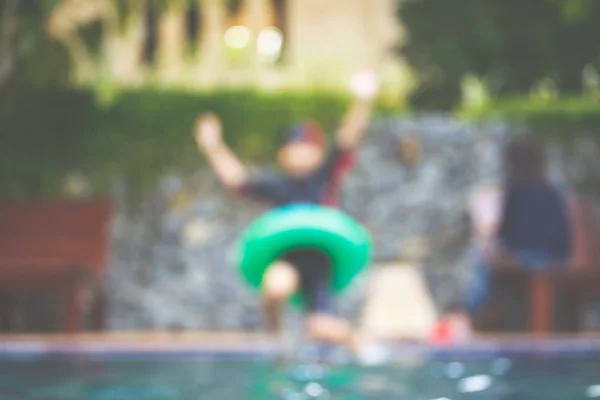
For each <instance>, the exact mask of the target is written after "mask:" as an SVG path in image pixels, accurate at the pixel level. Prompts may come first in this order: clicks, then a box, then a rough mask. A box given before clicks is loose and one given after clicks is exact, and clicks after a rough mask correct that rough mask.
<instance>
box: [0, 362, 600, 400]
mask: <svg viewBox="0 0 600 400" xmlns="http://www.w3.org/2000/svg"><path fill="white" fill-rule="evenodd" d="M591 398H599V399H600V357H598V356H596V355H591V354H585V353H578V354H570V355H569V354H567V355H565V354H562V355H548V354H546V355H531V354H530V355H524V354H523V355H519V354H511V355H509V356H500V355H497V354H496V355H491V354H490V355H488V356H486V355H482V354H479V355H477V356H474V355H468V354H463V355H460V354H456V355H445V356H439V357H435V356H434V357H432V356H427V357H399V358H397V359H395V361H394V362H390V363H386V364H385V365H379V366H370V367H367V366H358V365H354V364H341V365H336V366H322V365H318V364H315V363H304V364H303V363H299V362H298V363H292V364H288V365H285V366H282V367H276V366H275V365H274V364H273V363H272V362H271V361H270V360H268V359H267V358H265V357H264V356H260V355H254V356H249V355H245V356H244V355H239V356H235V355H224V354H218V353H214V354H196V355H194V354H171V355H169V354H163V355H155V356H140V355H129V356H127V355H113V356H111V355H104V356H101V357H98V356H85V357H82V356H78V357H66V358H56V357H50V358H48V357H43V358H40V357H29V358H24V357H3V358H2V359H0V399H2V400H25V399H27V400H34V399H35V400H87V399H89V400H136V399H139V400H175V399H177V400H188V399H189V400H192V399H198V400H227V399H236V400H237V399H249V400H259V399H261V400H263V399H265V400H266V399H286V400H309V399H330V400H333V399H344V400H353V399H356V400H358V399H375V400H377V399H379V400H398V399H407V400H475V399H502V400H509V399H514V400H521V399H522V400H537V399H539V400H553V399H556V400H577V399H591Z"/></svg>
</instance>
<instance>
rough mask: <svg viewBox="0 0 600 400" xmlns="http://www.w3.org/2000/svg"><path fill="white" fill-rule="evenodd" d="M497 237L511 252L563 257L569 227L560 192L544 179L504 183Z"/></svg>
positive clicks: (567, 246) (566, 252)
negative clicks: (503, 197)
mask: <svg viewBox="0 0 600 400" xmlns="http://www.w3.org/2000/svg"><path fill="white" fill-rule="evenodd" d="M499 239H500V241H501V242H502V243H503V244H504V245H505V246H506V247H507V248H508V249H509V250H511V251H513V252H533V253H538V254H544V255H547V256H549V257H550V258H552V259H555V260H566V259H567V258H568V257H569V256H570V252H571V230H570V226H569V218H568V212H567V206H566V203H565V199H564V197H563V195H562V194H561V193H560V191H559V190H558V189H557V188H555V187H554V186H552V185H551V184H550V183H548V182H545V181H520V182H519V181H514V182H511V183H510V184H508V185H507V190H506V193H505V202H504V212H503V221H502V224H501V227H500V232H499Z"/></svg>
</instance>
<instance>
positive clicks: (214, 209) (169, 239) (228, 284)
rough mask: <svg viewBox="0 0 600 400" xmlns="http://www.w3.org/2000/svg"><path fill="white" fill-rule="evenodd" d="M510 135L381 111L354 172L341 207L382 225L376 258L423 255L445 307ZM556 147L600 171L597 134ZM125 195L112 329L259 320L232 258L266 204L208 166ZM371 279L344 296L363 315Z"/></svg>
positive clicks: (573, 167) (556, 157)
mask: <svg viewBox="0 0 600 400" xmlns="http://www.w3.org/2000/svg"><path fill="white" fill-rule="evenodd" d="M508 134H509V128H508V126H506V125H505V124H502V123H488V124H484V125H479V126H478V125H472V124H466V123H461V122H458V121H455V120H452V119H450V118H447V117H444V116H437V117H435V116H434V117H423V118H415V119H402V120H381V121H377V122H376V123H375V124H374V125H373V127H372V131H371V132H370V134H369V135H368V136H367V138H366V139H365V141H364V143H363V145H362V147H361V149H360V151H359V153H358V163H357V166H356V168H355V170H354V171H353V173H352V174H351V176H350V177H349V179H348V180H347V184H346V187H345V195H344V201H343V204H342V206H343V209H344V210H345V211H346V212H348V213H349V214H351V215H352V216H354V217H355V218H357V219H358V220H359V221H361V222H362V223H363V224H365V226H366V227H367V228H368V229H369V230H370V231H371V232H372V234H373V237H374V241H375V245H376V263H375V264H377V263H385V262H389V261H396V260H399V259H404V260H407V259H409V260H410V259H412V260H414V259H419V258H420V259H421V261H422V262H420V263H418V265H420V266H421V270H422V272H423V274H424V275H425V277H426V278H427V281H428V282H429V286H430V290H431V293H432V294H433V297H434V300H435V302H436V303H437V305H438V306H439V307H443V306H445V305H447V304H448V303H449V302H451V301H453V300H455V299H456V298H457V296H458V294H459V293H460V290H461V288H462V284H463V282H464V275H465V274H464V265H463V262H462V258H463V254H464V251H465V248H466V244H467V243H466V240H467V236H466V226H465V221H464V207H463V205H464V201H465V196H466V193H467V192H468V190H469V189H470V188H471V187H473V186H474V185H476V184H480V183H482V182H493V181H497V180H498V179H499V173H500V170H499V151H498V150H499V149H500V147H501V145H502V143H503V141H504V140H505V139H506V137H507V135H508ZM578 146H583V147H581V148H579V147H578ZM550 154H551V157H550V158H551V161H552V162H551V164H552V169H553V171H554V172H555V175H557V176H559V177H560V176H561V175H562V177H563V178H565V180H566V181H567V182H573V184H574V186H577V184H578V182H583V181H585V182H587V183H586V187H592V188H593V185H591V184H590V182H600V169H599V168H598V167H597V166H596V163H595V162H594V160H597V159H598V154H600V152H599V151H598V147H597V145H596V144H595V142H589V143H588V144H587V145H576V146H572V147H566V148H564V150H559V149H558V147H557V148H552V149H551V151H550ZM557 172H560V174H558V173H557ZM115 199H116V202H117V208H118V210H120V211H119V212H118V214H117V216H116V218H115V224H114V242H113V252H112V269H111V277H110V284H109V288H110V303H111V310H110V311H111V312H110V315H111V321H110V323H111V326H112V327H113V328H115V329H170V330H178V329H204V330H221V329H246V330H252V329H257V328H258V327H259V326H260V313H259V309H258V305H259V304H258V299H257V297H256V296H255V295H254V294H253V293H252V292H251V291H250V290H249V289H248V288H247V287H246V286H245V285H244V284H243V283H242V282H241V280H240V278H239V277H238V275H237V274H236V271H235V268H234V266H233V261H234V248H235V240H236V238H237V237H238V235H239V233H240V232H241V231H242V230H243V229H244V228H245V227H246V226H247V225H248V223H249V222H250V221H252V219H253V218H255V217H256V216H257V215H259V214H260V213H261V212H263V211H264V209H262V208H261V207H260V206H259V205H256V204H248V203H246V202H241V201H240V200H238V199H236V198H234V197H232V196H230V195H228V194H227V193H225V192H224V191H223V189H222V188H221V187H220V186H219V184H218V183H217V182H216V181H215V179H214V178H213V177H212V175H211V174H210V173H208V172H207V171H199V172H198V173H197V174H196V175H194V176H181V175H178V174H173V175H172V176H169V177H166V178H165V179H164V181H163V183H162V184H161V185H160V187H158V188H156V190H155V191H154V192H153V193H151V194H149V195H148V196H145V197H144V199H145V200H144V201H143V202H142V203H140V204H137V205H136V206H135V207H133V208H131V207H127V203H128V199H130V196H128V193H127V190H126V186H125V185H119V184H117V185H115ZM418 253H423V254H421V255H424V257H421V255H420V254H418ZM364 290H365V281H364V278H363V279H362V280H359V281H357V283H356V285H354V287H353V288H352V289H351V290H350V291H349V292H348V293H347V294H346V295H345V296H344V298H342V299H341V302H340V303H341V306H342V307H341V311H342V314H343V315H345V316H347V317H349V318H351V319H353V320H355V319H356V318H357V316H358V313H359V312H360V309H361V306H362V302H363V297H364Z"/></svg>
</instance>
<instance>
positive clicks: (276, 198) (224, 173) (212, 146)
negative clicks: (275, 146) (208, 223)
mask: <svg viewBox="0 0 600 400" xmlns="http://www.w3.org/2000/svg"><path fill="white" fill-rule="evenodd" d="M352 86H353V92H354V94H355V96H356V99H355V102H354V104H353V106H352V107H351V109H350V110H349V111H348V113H347V115H346V116H345V118H344V120H343V122H342V124H341V126H340V127H339V129H338V132H337V136H336V139H335V145H334V146H333V148H332V149H331V150H329V151H326V148H325V135H324V133H323V131H322V129H321V127H320V126H319V125H318V124H317V123H315V122H307V123H302V124H298V125H295V126H292V127H291V128H289V129H288V131H287V132H286V134H285V136H284V139H283V143H282V146H281V148H280V150H279V152H278V155H277V160H278V163H279V166H280V167H281V173H280V174H276V175H266V174H263V175H260V176H258V177H250V176H249V175H248V172H247V171H246V169H245V168H244V166H243V164H242V163H241V162H240V161H239V160H238V158H237V157H236V156H235V155H234V154H233V153H232V152H231V150H230V149H229V148H228V147H227V145H226V144H225V143H224V142H223V140H222V138H221V123H220V121H219V119H218V118H217V117H216V116H215V115H212V114H204V115H202V116H200V117H199V118H198V120H197V124H196V134H195V138H196V141H197V143H198V147H199V149H200V151H201V152H202V153H203V154H204V155H205V156H206V157H207V159H208V161H209V163H210V165H211V167H212V168H213V170H214V172H215V173H216V175H217V176H218V178H219V179H220V180H221V182H222V183H223V184H224V185H225V186H226V187H227V188H229V189H231V190H232V191H234V192H235V193H238V194H241V195H244V196H247V197H249V198H252V199H256V200H259V201H263V202H266V203H269V204H270V205H272V206H275V207H279V206H284V205H289V204H295V203H313V204H321V205H326V206H330V207H335V206H337V201H338V191H339V189H340V186H341V182H342V179H343V177H344V176H345V175H346V173H347V172H348V171H349V170H350V168H351V167H352V161H353V151H354V149H355V148H356V146H357V145H358V143H359V141H360V140H361V138H362V136H363V134H364V132H365V130H366V127H367V123H368V121H369V118H370V115H371V108H372V101H373V99H374V97H375V96H376V95H377V92H378V82H377V80H376V78H375V76H374V74H373V73H371V72H365V73H363V74H360V75H357V76H356V77H355V79H354V80H353V83H352ZM330 273H331V265H330V260H329V259H328V257H327V256H326V255H325V254H324V253H323V252H321V251H317V250H309V249H301V250H295V251H290V252H289V253H287V254H285V255H284V256H283V257H282V258H281V259H280V260H279V261H277V262H275V263H274V264H272V265H271V266H269V267H268V269H267V270H266V272H265V275H264V277H263V282H262V294H263V297H264V311H265V314H266V318H267V323H268V328H269V331H270V332H271V333H274V334H276V333H278V332H279V331H280V325H281V316H282V311H283V310H282V307H283V305H284V304H285V302H286V301H287V300H288V299H289V298H290V297H291V296H292V295H293V294H294V293H296V292H297V291H300V292H301V293H302V294H303V295H304V298H305V305H306V313H307V316H306V320H305V322H306V329H307V331H308V332H309V334H310V335H311V336H312V337H313V338H314V339H317V340H322V341H326V342H332V343H338V344H345V345H348V346H350V347H351V348H352V349H353V350H355V351H358V350H359V346H360V341H359V340H358V335H356V334H355V333H354V332H353V330H352V329H351V327H350V325H349V324H348V323H347V322H346V321H343V320H341V319H339V318H337V317H335V316H334V314H333V310H332V293H331V289H330V283H329V280H330Z"/></svg>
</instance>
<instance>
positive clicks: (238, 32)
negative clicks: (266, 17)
mask: <svg viewBox="0 0 600 400" xmlns="http://www.w3.org/2000/svg"><path fill="white" fill-rule="evenodd" d="M249 42H250V30H249V29H248V28H246V27H245V26H241V25H237V26H232V27H231V28H229V29H228V30H227V32H225V43H226V44H227V46H229V47H231V48H233V49H243V48H244V47H246V46H247V45H248V43H249Z"/></svg>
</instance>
